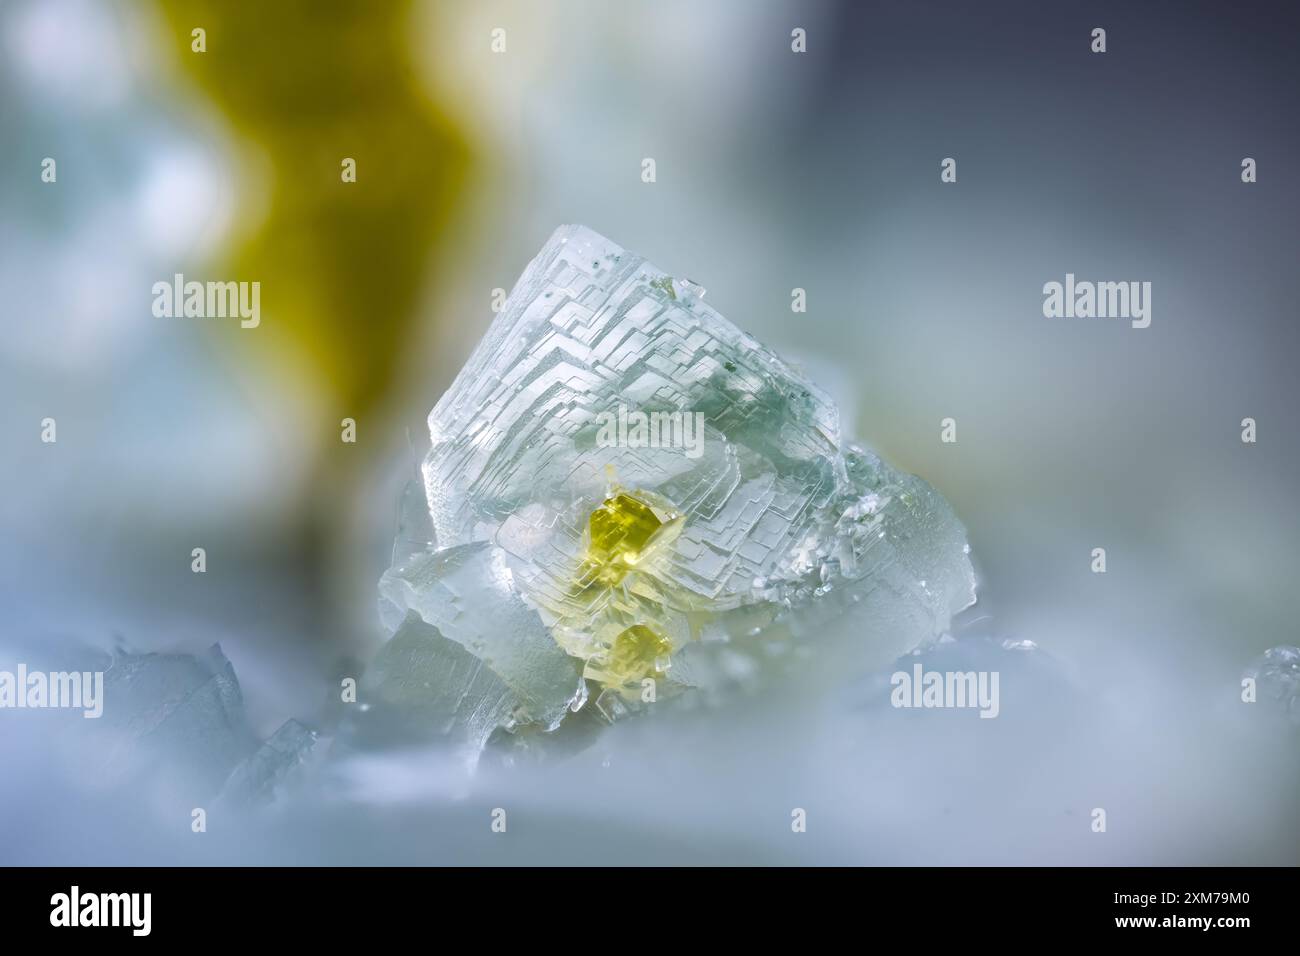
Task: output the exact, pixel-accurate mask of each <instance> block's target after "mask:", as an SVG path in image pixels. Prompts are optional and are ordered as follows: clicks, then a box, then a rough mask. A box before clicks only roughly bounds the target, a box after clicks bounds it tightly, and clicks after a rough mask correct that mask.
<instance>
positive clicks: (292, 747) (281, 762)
mask: <svg viewBox="0 0 1300 956" xmlns="http://www.w3.org/2000/svg"><path fill="white" fill-rule="evenodd" d="M317 739H318V738H317V735H316V732H315V731H314V730H311V729H309V728H308V727H305V726H303V725H302V724H300V723H299V722H298V721H296V720H292V719H290V720H286V721H285V722H284V723H283V724H281V725H280V728H279V729H278V730H277V731H276V732H275V733H273V734H272V735H271V737H270V739H269V740H267V741H266V743H264V744H262V746H261V747H259V748H258V749H257V750H256V751H254V752H253V753H252V754H251V755H249V757H248V758H247V759H245V760H244V761H243V763H241V764H240V765H239V766H237V767H236V768H235V769H234V771H233V772H232V773H231V775H230V779H228V780H227V781H226V785H225V787H224V788H223V789H222V791H221V797H222V799H224V800H231V801H234V802H237V803H253V802H266V801H270V800H272V799H274V798H275V797H276V796H277V794H278V793H279V792H280V791H281V790H283V789H284V788H286V786H287V785H288V783H289V781H290V780H291V779H292V777H293V775H294V773H295V772H296V771H298V770H299V768H301V767H302V766H303V764H304V763H305V762H306V760H307V758H308V757H309V756H310V755H311V753H312V751H313V749H315V747H316V742H317Z"/></svg>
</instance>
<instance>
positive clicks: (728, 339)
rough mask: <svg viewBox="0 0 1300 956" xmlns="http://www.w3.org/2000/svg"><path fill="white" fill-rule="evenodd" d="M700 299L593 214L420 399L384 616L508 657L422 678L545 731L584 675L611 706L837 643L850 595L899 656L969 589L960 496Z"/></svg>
mask: <svg viewBox="0 0 1300 956" xmlns="http://www.w3.org/2000/svg"><path fill="white" fill-rule="evenodd" d="M702 295H703V290H702V289H701V288H700V287H699V286H698V285H696V284H695V283H693V282H690V281H688V280H683V279H680V278H677V277H674V276H671V275H668V274H666V273H665V272H663V271H662V270H660V269H658V268H656V267H654V266H653V265H651V264H650V263H648V262H646V261H645V260H644V259H642V258H641V257H639V256H636V255H634V254H632V253H629V252H627V251H626V250H624V249H622V248H620V247H619V246H617V245H615V244H614V243H612V242H610V241H609V240H607V239H605V238H604V237H602V236H600V235H597V234H596V233H594V232H592V231H591V230H589V229H586V228H584V227H581V226H564V227H561V228H560V229H558V230H557V231H556V232H555V233H554V235H552V236H551V238H550V240H549V241H548V242H547V244H546V246H545V247H544V248H543V249H542V251H541V253H540V254H539V255H538V256H537V258H536V259H534V260H533V262H532V263H531V264H530V265H529V266H528V268H527V269H526V270H525V272H524V274H523V276H522V277H521V278H520V280H519V282H518V283H517V284H516V286H515V288H514V290H513V291H512V292H511V294H510V296H509V298H508V300H507V302H506V304H505V307H504V308H503V310H502V311H501V313H500V314H499V315H498V316H497V317H496V319H495V320H494V322H493V323H492V325H491V327H490V328H489V330H488V332H487V334H486V335H485V336H484V338H483V340H482V342H480V344H479V345H478V347H477V348H476V349H475V351H474V353H473V355H471V357H470V359H469V361H468V362H467V363H466V365H465V367H464V368H463V369H462V370H461V372H460V374H459V375H458V376H457V377H456V380H455V382H454V383H453V384H452V386H451V388H450V389H448V391H447V393H446V394H445V395H444V396H443V397H442V399H441V400H440V401H439V402H438V404H437V405H436V406H435V408H434V409H433V411H432V412H431V413H430V416H429V430H430V434H431V439H432V445H431V448H430V450H429V453H428V455H427V457H426V458H425V460H424V464H423V483H424V492H425V497H426V501H427V505H428V513H429V517H430V520H431V524H432V528H431V533H430V534H429V535H428V536H427V537H428V539H429V540H430V541H436V547H435V546H433V545H430V546H429V548H427V549H425V550H424V551H423V552H422V553H421V552H417V553H413V554H412V553H409V551H410V549H409V548H405V547H401V546H400V544H401V543H400V542H399V548H398V549H396V552H395V553H397V554H398V556H399V557H398V559H397V564H396V566H395V567H394V569H393V570H392V571H390V572H389V573H388V574H387V575H386V576H385V578H384V580H383V582H382V584H381V591H382V593H383V595H384V601H383V603H384V615H385V620H386V622H387V624H388V625H389V627H390V628H391V629H394V630H398V629H401V630H403V631H404V630H406V629H407V628H408V627H410V626H411V624H412V622H415V621H417V620H418V621H419V622H421V623H422V624H424V625H428V627H429V628H430V632H431V634H432V635H436V636H437V637H440V638H444V639H446V640H448V641H450V642H451V643H452V644H454V645H455V647H456V648H458V649H459V651H463V652H467V653H468V655H469V656H470V658H472V659H473V660H474V661H477V662H480V663H481V664H482V665H483V667H484V668H486V670H487V671H488V672H490V676H491V677H492V678H493V680H490V681H486V684H485V683H484V676H485V675H483V674H481V673H480V672H479V671H478V670H473V669H470V670H466V669H464V666H463V665H464V663H465V662H463V661H459V658H458V660H457V663H456V664H455V666H456V667H458V668H461V671H463V672H458V673H460V676H459V677H458V678H457V679H456V680H451V679H450V678H449V677H448V676H447V674H446V673H443V674H442V675H441V676H439V677H438V679H436V680H430V681H429V685H430V686H429V688H428V690H429V692H430V693H434V692H436V693H438V694H451V695H465V694H467V693H469V692H470V691H469V687H470V684H471V683H475V682H476V686H477V690H475V691H474V693H478V694H487V695H489V696H491V695H496V696H495V697H494V698H493V699H494V700H495V703H488V702H486V700H485V707H487V711H478V712H476V713H478V714H479V716H480V717H481V715H482V713H485V712H490V713H491V714H492V715H493V716H492V717H491V718H490V719H489V721H488V722H489V723H493V722H495V723H496V724H497V725H499V726H503V727H506V728H507V729H516V730H518V729H522V728H524V727H526V726H539V727H540V728H541V729H553V728H555V727H556V726H557V725H558V724H559V723H560V722H561V721H562V720H563V719H564V718H565V715H566V713H570V712H572V711H574V710H576V709H578V708H580V707H582V706H583V705H584V703H585V702H586V700H587V698H588V695H590V696H591V697H592V698H593V699H594V700H595V701H596V704H597V705H598V707H599V710H600V712H601V713H602V714H604V715H606V717H607V718H612V717H614V716H618V715H621V714H622V713H626V712H628V711H630V710H636V709H641V708H644V706H646V703H647V699H649V700H654V701H657V700H661V699H667V698H672V697H674V696H675V695H678V694H680V693H682V692H684V691H688V690H694V691H696V692H701V693H707V692H709V691H710V690H716V689H720V688H722V687H724V686H729V685H732V684H735V683H737V681H738V680H739V681H740V682H742V683H750V684H752V683H761V682H762V681H763V680H764V676H765V674H766V673H767V672H768V671H769V669H770V668H769V667H768V663H769V661H770V660H772V659H775V658H777V657H780V658H782V659H783V660H789V659H798V658H800V657H801V656H802V658H803V659H807V658H808V657H809V656H811V657H812V658H816V657H818V655H819V654H822V653H823V652H824V655H823V656H826V657H829V656H831V655H832V654H833V653H839V652H840V651H832V649H831V648H830V647H829V645H828V646H826V647H824V648H821V647H819V644H818V634H819V632H820V631H821V630H822V629H823V628H825V627H826V625H827V623H828V622H830V621H833V620H836V619H838V618H840V617H841V616H842V615H843V614H844V612H845V611H847V610H849V609H851V612H852V621H853V628H854V632H853V633H854V640H855V642H856V643H857V644H858V645H859V646H861V647H875V648H877V649H878V651H879V655H878V656H879V657H880V659H882V660H888V659H890V657H892V656H893V655H896V654H898V653H901V652H903V651H905V650H907V649H909V648H910V647H912V646H915V645H916V644H918V643H920V642H921V641H922V640H925V639H927V638H929V637H932V636H933V635H935V634H936V633H938V632H940V631H942V630H943V629H944V628H945V627H946V626H947V625H948V622H949V619H950V618H951V616H952V615H953V614H954V613H956V612H957V611H959V610H961V609H962V608H964V607H966V606H968V605H970V604H971V603H972V602H973V600H974V576H973V572H972V569H971V565H970V561H969V558H968V552H969V548H968V547H967V545H966V540H965V535H964V531H963V529H962V527H961V525H960V523H959V522H958V521H957V520H956V518H955V516H954V515H953V513H952V510H951V508H950V507H949V506H948V504H947V502H945V501H944V500H943V499H942V498H941V497H940V496H939V495H938V494H937V493H936V492H935V491H934V490H933V489H932V488H931V487H930V486H929V485H928V484H926V483H925V482H924V481H922V480H920V479H918V478H915V477H913V476H911V475H907V474H903V473H901V472H899V471H896V470H895V469H893V468H891V467H890V466H889V465H887V464H886V463H884V462H883V461H881V460H880V458H879V457H877V456H876V455H875V454H873V453H872V452H870V451H869V450H867V449H865V448H862V447H860V446H857V445H854V444H852V443H849V442H848V441H846V439H845V437H844V436H842V435H841V434H840V429H839V414H838V412H837V410H836V408H835V406H834V404H833V403H832V402H831V401H830V400H829V398H827V396H826V395H825V394H823V392H822V391H821V390H820V389H819V388H818V387H817V386H816V385H815V384H814V383H813V382H811V381H809V380H808V379H807V378H805V377H804V375H803V374H802V373H801V372H800V371H798V370H797V369H796V368H794V367H792V366H791V365H789V364H787V363H786V362H784V361H783V360H782V359H781V358H780V357H778V356H777V355H775V354H774V353H773V352H771V351H770V350H768V349H767V348H765V347H764V346H763V345H762V344H760V343H759V342H758V341H756V340H755V339H754V338H753V337H751V336H749V335H748V334H746V333H744V332H742V331H741V330H740V329H738V328H737V327H736V326H734V325H732V324H731V323H730V322H728V321H727V320H726V319H725V318H723V317H722V316H721V315H720V314H718V313H717V312H716V311H715V310H713V309H712V308H710V307H709V306H707V305H705V304H704V303H703V301H702ZM409 537H410V536H409V535H408V536H407V538H408V539H409ZM425 637H426V638H427V639H428V640H427V641H426V644H427V645H428V646H426V648H425V650H427V651H429V652H430V653H433V652H434V650H435V648H436V650H437V651H438V653H444V654H445V653H448V652H449V649H448V648H446V647H441V646H440V645H438V644H437V641H436V640H433V637H431V636H430V633H425ZM430 641H431V642H432V643H429V642H430ZM791 642H798V643H799V644H800V645H801V649H802V650H804V651H805V653H804V654H802V655H788V654H785V653H784V652H783V651H781V650H779V648H783V647H785V646H788V645H789V644H790V643H791ZM774 648H778V650H774ZM459 651H458V652H456V653H455V654H452V656H457V654H458V653H459ZM823 663H826V662H824V661H823ZM426 665H427V666H433V665H430V664H429V662H428V661H422V662H421V663H420V665H419V666H420V667H425V666H426ZM471 670H473V672H472V673H471ZM394 679H397V680H406V681H407V683H409V678H406V677H403V676H402V675H396V674H395V675H394ZM467 682H470V683H467ZM651 685H653V687H652V688H651ZM648 689H649V692H648ZM373 690H374V691H375V693H381V692H382V691H383V688H382V684H375V685H374V687H373ZM407 690H410V688H409V687H408V688H407ZM464 703H465V702H464V701H463V700H462V701H461V703H460V704H458V706H463V704H464ZM439 713H440V714H443V713H444V711H439ZM445 716H446V718H447V719H448V720H450V721H451V724H452V725H454V724H455V722H456V720H458V719H460V718H458V717H457V716H456V715H455V714H454V713H453V711H452V710H446V711H445ZM476 719H478V718H476ZM471 737H473V738H475V739H479V738H482V737H483V733H482V731H481V729H480V730H479V731H475V732H474V733H472V734H471Z"/></svg>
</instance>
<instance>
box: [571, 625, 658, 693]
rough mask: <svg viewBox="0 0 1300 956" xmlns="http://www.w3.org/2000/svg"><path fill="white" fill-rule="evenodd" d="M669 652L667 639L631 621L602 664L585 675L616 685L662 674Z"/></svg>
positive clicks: (615, 640) (616, 639)
mask: <svg viewBox="0 0 1300 956" xmlns="http://www.w3.org/2000/svg"><path fill="white" fill-rule="evenodd" d="M672 652H673V645H672V644H671V643H670V642H669V640H668V638H666V637H664V636H663V635H662V634H659V633H658V632H657V631H654V630H652V629H651V628H649V627H646V626H645V625H644V624H633V625H632V626H631V627H629V628H628V629H627V630H625V631H623V633H621V634H619V635H618V637H616V638H614V642H613V644H612V645H611V646H610V649H609V652H608V653H607V654H606V655H605V657H604V661H603V664H598V665H597V666H595V667H591V668H589V670H590V671H591V672H592V673H590V674H589V675H588V676H592V677H596V678H597V679H598V680H600V681H601V682H602V683H604V684H605V685H606V686H612V687H617V686H620V685H622V684H627V683H629V682H631V681H636V680H640V679H641V678H643V677H649V676H650V675H651V674H661V673H663V671H664V669H665V666H666V661H667V660H668V658H669V656H670V655H671V654H672ZM592 663H593V664H594V663H596V662H594V661H593V662H592Z"/></svg>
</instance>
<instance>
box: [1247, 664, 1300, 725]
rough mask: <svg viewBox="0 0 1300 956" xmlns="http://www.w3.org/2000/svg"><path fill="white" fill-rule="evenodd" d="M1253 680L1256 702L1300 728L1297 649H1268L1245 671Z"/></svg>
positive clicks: (1299, 667)
mask: <svg viewBox="0 0 1300 956" xmlns="http://www.w3.org/2000/svg"><path fill="white" fill-rule="evenodd" d="M1243 676H1245V677H1250V678H1253V679H1254V681H1255V700H1256V701H1257V702H1258V703H1259V705H1260V706H1261V707H1262V708H1263V709H1265V710H1267V711H1270V712H1272V713H1275V714H1277V715H1279V716H1280V717H1284V718H1286V719H1287V720H1289V721H1290V722H1291V724H1292V725H1294V726H1297V727H1300V647H1295V646H1292V645H1288V644H1282V645H1279V646H1278V647H1270V648H1269V649H1268V650H1266V651H1265V652H1264V653H1263V654H1261V655H1260V656H1259V657H1257V658H1256V659H1255V660H1254V661H1253V662H1252V663H1251V665H1250V666H1249V667H1248V668H1246V672H1245V674H1244V675H1243Z"/></svg>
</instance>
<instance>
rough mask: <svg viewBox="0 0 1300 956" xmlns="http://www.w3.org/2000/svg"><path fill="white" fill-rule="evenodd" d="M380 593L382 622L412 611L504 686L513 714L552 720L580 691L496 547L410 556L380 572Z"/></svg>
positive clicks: (396, 622)
mask: <svg viewBox="0 0 1300 956" xmlns="http://www.w3.org/2000/svg"><path fill="white" fill-rule="evenodd" d="M380 593H381V595H382V598H383V600H382V603H381V616H382V617H383V618H384V620H385V622H386V623H387V624H388V625H389V627H391V628H393V629H396V628H398V627H399V626H400V625H401V624H402V622H403V621H404V620H405V618H406V615H407V614H408V613H411V612H413V613H414V614H415V615H417V616H418V617H419V618H420V620H422V621H424V622H425V623H426V624H429V625H431V626H432V627H434V628H436V629H437V631H438V634H439V635H440V636H441V637H442V638H445V639H447V640H450V641H453V642H454V643H456V644H459V645H460V646H461V647H462V648H464V649H465V650H466V651H468V652H469V653H470V654H471V655H473V657H474V658H475V659H477V660H479V661H481V662H482V663H483V664H485V665H486V666H487V667H488V668H489V669H490V671H491V673H492V674H493V675H494V676H495V677H496V678H497V679H498V680H500V681H501V683H502V684H504V685H505V687H506V688H508V690H509V692H510V694H511V696H512V699H513V700H514V707H513V708H512V718H513V719H514V720H516V721H519V722H523V723H540V724H542V725H544V726H546V727H554V726H555V725H556V724H558V723H559V722H560V720H561V718H563V716H564V715H565V714H566V713H567V712H568V710H569V707H570V705H571V704H572V703H573V701H574V700H575V698H577V697H579V696H580V695H581V694H582V692H583V688H582V681H581V678H580V677H579V673H578V672H579V667H578V662H577V661H575V660H574V658H572V657H570V656H569V655H568V654H566V653H565V652H564V651H563V650H562V649H561V648H560V647H559V645H557V644H556V642H555V639H554V638H553V637H552V636H551V633H550V631H549V630H548V629H547V627H546V625H545V624H543V623H542V619H541V617H540V616H539V615H538V612H537V611H536V610H535V609H534V608H533V607H530V606H529V605H528V604H527V603H525V601H524V599H523V596H522V595H521V594H520V593H519V591H518V589H517V588H516V586H515V583H514V574H513V572H512V571H511V568H510V566H509V564H508V563H507V560H506V555H505V553H504V552H503V551H502V550H501V549H500V548H494V547H492V546H491V545H489V544H487V543H485V542H479V543H476V544H467V545H460V546H458V547H454V548H446V549H444V550H441V551H433V552H426V553H424V554H421V555H417V556H414V557H412V558H411V559H410V560H408V561H407V562H405V563H403V564H401V565H399V566H397V567H394V568H392V569H390V570H389V571H388V572H387V573H386V574H385V575H384V578H383V580H382V581H381V582H380Z"/></svg>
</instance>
